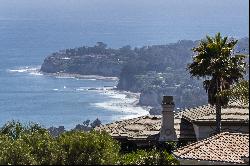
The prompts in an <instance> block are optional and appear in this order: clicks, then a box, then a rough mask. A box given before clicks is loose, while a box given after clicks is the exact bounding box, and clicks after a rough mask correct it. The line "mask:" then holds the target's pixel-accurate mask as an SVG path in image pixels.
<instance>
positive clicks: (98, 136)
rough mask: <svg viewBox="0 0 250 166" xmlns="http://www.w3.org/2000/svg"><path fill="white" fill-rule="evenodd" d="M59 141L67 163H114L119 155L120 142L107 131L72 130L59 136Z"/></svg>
mask: <svg viewBox="0 0 250 166" xmlns="http://www.w3.org/2000/svg"><path fill="white" fill-rule="evenodd" d="M58 142H59V145H60V146H61V147H62V149H63V151H64V152H65V164H66V165H72V164H73V165H75V164H76V165H78V164H81V165H92V164H94V165H96V164H97V165H100V164H105V165H109V164H112V165H113V164H115V163H116V162H117V160H118V157H119V151H120V146H119V144H118V143H117V142H116V141H115V140H113V139H112V137H111V136H110V135H108V134H107V133H105V132H102V133H98V132H94V131H92V132H89V133H86V132H80V131H71V132H67V133H64V134H62V135H61V136H59V138H58Z"/></svg>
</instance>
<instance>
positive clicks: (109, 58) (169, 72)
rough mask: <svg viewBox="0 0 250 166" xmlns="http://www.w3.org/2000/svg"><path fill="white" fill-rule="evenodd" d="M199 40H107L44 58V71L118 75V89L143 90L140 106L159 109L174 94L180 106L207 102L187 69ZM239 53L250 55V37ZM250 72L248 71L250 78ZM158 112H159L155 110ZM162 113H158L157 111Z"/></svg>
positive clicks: (42, 67)
mask: <svg viewBox="0 0 250 166" xmlns="http://www.w3.org/2000/svg"><path fill="white" fill-rule="evenodd" d="M198 43H199V41H191V40H180V41H178V42H176V43H170V44H165V45H152V46H143V47H140V48H138V47H135V48H132V47H131V46H129V45H127V46H123V47H121V48H116V49H114V48H108V47H107V45H106V44H105V43H103V42H97V43H96V45H94V46H92V47H88V46H82V47H77V48H70V49H65V50H60V51H58V52H55V53H52V54H51V55H49V56H47V57H46V58H45V59H44V62H43V64H42V65H41V69H40V72H43V73H49V74H77V75H99V76H103V77H118V79H119V81H118V84H117V89H116V90H122V91H131V92H135V93H140V100H139V105H141V106H150V107H153V108H159V107H160V104H161V97H162V95H166V94H168V95H172V96H174V99H175V101H174V102H175V104H176V108H180V109H181V108H187V107H194V106H196V105H203V104H207V94H206V92H205V91H204V90H203V85H202V80H196V79H192V78H191V77H190V75H189V73H188V72H187V71H186V67H187V64H188V63H190V62H191V60H192V56H193V52H192V48H193V47H195V46H196V45H197V44H198ZM235 51H236V53H242V54H249V40H248V38H247V37H246V38H242V39H239V41H238V43H237V47H236V50H235ZM248 75H249V73H248V72H247V74H246V77H248ZM152 112H154V114H158V113H160V112H159V111H152ZM157 112H158V113H157Z"/></svg>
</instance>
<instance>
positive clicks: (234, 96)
mask: <svg viewBox="0 0 250 166" xmlns="http://www.w3.org/2000/svg"><path fill="white" fill-rule="evenodd" d="M219 95H221V96H227V97H229V98H230V99H231V100H232V101H240V102H241V103H242V104H246V105H247V104H249V80H242V81H240V82H239V83H237V84H235V85H234V86H233V87H232V88H231V89H227V90H224V91H222V92H221V93H219Z"/></svg>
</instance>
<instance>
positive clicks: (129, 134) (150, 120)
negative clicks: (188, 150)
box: [95, 96, 249, 146]
mask: <svg viewBox="0 0 250 166" xmlns="http://www.w3.org/2000/svg"><path fill="white" fill-rule="evenodd" d="M162 107H163V108H162V115H158V116H153V115H147V116H142V117H138V118H133V119H128V120H123V121H117V122H114V123H110V124H107V125H102V126H100V127H97V128H95V130H97V131H102V130H105V131H107V132H108V133H109V134H110V135H111V136H112V137H113V138H115V139H117V140H118V141H120V142H121V143H122V144H125V145H126V144H129V145H134V146H150V145H152V144H157V143H158V142H159V141H178V143H180V144H184V145H185V144H187V143H188V142H194V141H197V140H201V139H204V138H207V137H210V136H212V135H213V134H214V133H215V129H216V121H215V118H216V116H215V108H214V107H212V106H211V105H203V106H199V107H195V108H190V109H185V110H183V111H180V112H177V113H175V112H174V103H173V97H172V96H164V99H163V102H162ZM221 112H222V116H221V117H222V131H224V132H225V131H227V132H238V133H239V132H240V133H249V107H248V106H241V105H239V104H237V103H231V104H230V105H229V106H228V107H227V108H222V111H221Z"/></svg>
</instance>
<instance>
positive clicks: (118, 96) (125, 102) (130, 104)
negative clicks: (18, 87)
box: [6, 66, 150, 129]
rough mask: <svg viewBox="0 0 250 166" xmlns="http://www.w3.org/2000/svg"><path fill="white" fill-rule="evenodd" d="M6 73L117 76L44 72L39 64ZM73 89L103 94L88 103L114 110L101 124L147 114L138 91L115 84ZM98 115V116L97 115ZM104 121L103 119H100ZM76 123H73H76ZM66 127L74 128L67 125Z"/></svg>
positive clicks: (85, 76) (70, 77) (92, 78)
mask: <svg viewBox="0 0 250 166" xmlns="http://www.w3.org/2000/svg"><path fill="white" fill-rule="evenodd" d="M6 71H7V72H8V73H26V74H30V75H34V76H40V77H41V76H45V77H46V76H49V77H56V78H65V79H68V78H69V79H79V80H111V81H118V80H119V79H118V77H104V76H99V75H80V74H70V73H45V72H41V71H40V66H23V67H18V68H14V69H8V70H6ZM72 90H73V91H89V92H90V91H93V92H97V93H99V94H101V95H103V96H104V100H103V101H100V102H98V103H95V102H93V103H90V105H92V106H93V107H96V108H101V109H103V110H108V111H112V112H114V117H113V118H112V119H111V121H110V122H103V124H106V123H111V122H113V121H118V120H123V119H130V118H135V117H139V116H144V115H148V114H149V109H150V108H149V107H145V106H140V105H138V103H139V98H140V93H133V92H129V91H121V90H118V89H116V86H102V87H78V88H77V87H76V88H73V89H72ZM53 91H60V89H59V88H57V89H53ZM97 117H98V116H97ZM100 120H101V121H105V120H104V119H103V120H102V119H100ZM77 124H78V123H76V124H74V126H75V125H77ZM64 126H65V128H66V129H70V128H74V127H73V126H72V127H70V128H69V127H67V125H64Z"/></svg>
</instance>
